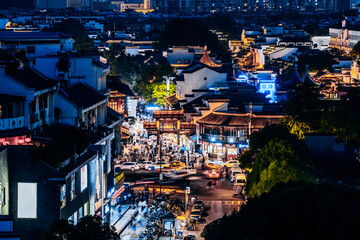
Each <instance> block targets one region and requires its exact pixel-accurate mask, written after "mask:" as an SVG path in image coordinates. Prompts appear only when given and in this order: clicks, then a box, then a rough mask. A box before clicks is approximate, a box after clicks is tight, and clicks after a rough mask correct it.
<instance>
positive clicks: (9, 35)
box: [0, 32, 71, 41]
mask: <svg viewBox="0 0 360 240" xmlns="http://www.w3.org/2000/svg"><path fill="white" fill-rule="evenodd" d="M62 38H71V36H70V35H68V34H65V33H59V32H0V40H2V41H11V40H20V39H23V40H29V39H38V40H53V39H56V40H60V39H62Z"/></svg>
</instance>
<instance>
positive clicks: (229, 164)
mask: <svg viewBox="0 0 360 240" xmlns="http://www.w3.org/2000/svg"><path fill="white" fill-rule="evenodd" d="M235 164H240V163H239V161H237V160H230V161H228V162H226V163H224V164H223V165H222V167H227V168H232V167H234V165H235Z"/></svg>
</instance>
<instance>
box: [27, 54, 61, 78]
mask: <svg viewBox="0 0 360 240" xmlns="http://www.w3.org/2000/svg"><path fill="white" fill-rule="evenodd" d="M57 62H59V58H58V57H55V56H54V57H45V58H43V57H39V58H35V61H34V64H33V67H34V68H35V69H36V70H38V71H39V72H41V73H42V74H44V75H45V76H47V77H49V78H52V79H56V77H57V75H56V74H57V68H56V64H57Z"/></svg>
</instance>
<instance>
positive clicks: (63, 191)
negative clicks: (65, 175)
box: [60, 184, 66, 207]
mask: <svg viewBox="0 0 360 240" xmlns="http://www.w3.org/2000/svg"><path fill="white" fill-rule="evenodd" d="M60 203H61V207H64V206H65V205H66V184H64V185H62V186H61V188H60Z"/></svg>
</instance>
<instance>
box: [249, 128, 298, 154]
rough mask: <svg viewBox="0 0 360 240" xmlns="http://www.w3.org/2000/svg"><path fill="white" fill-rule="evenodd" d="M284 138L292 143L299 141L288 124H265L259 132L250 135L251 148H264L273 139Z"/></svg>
mask: <svg viewBox="0 0 360 240" xmlns="http://www.w3.org/2000/svg"><path fill="white" fill-rule="evenodd" d="M274 139H276V140H279V141H280V140H283V141H287V142H289V143H292V144H296V143H297V142H298V139H297V137H296V136H295V135H294V134H291V133H290V132H289V130H288V129H287V128H286V126H284V125H281V124H271V125H267V126H265V127H264V128H263V129H261V130H260V131H258V132H254V133H252V134H251V136H250V149H251V150H254V151H255V150H258V149H261V148H263V147H264V146H265V145H266V144H268V143H269V142H270V141H271V140H274Z"/></svg>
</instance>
